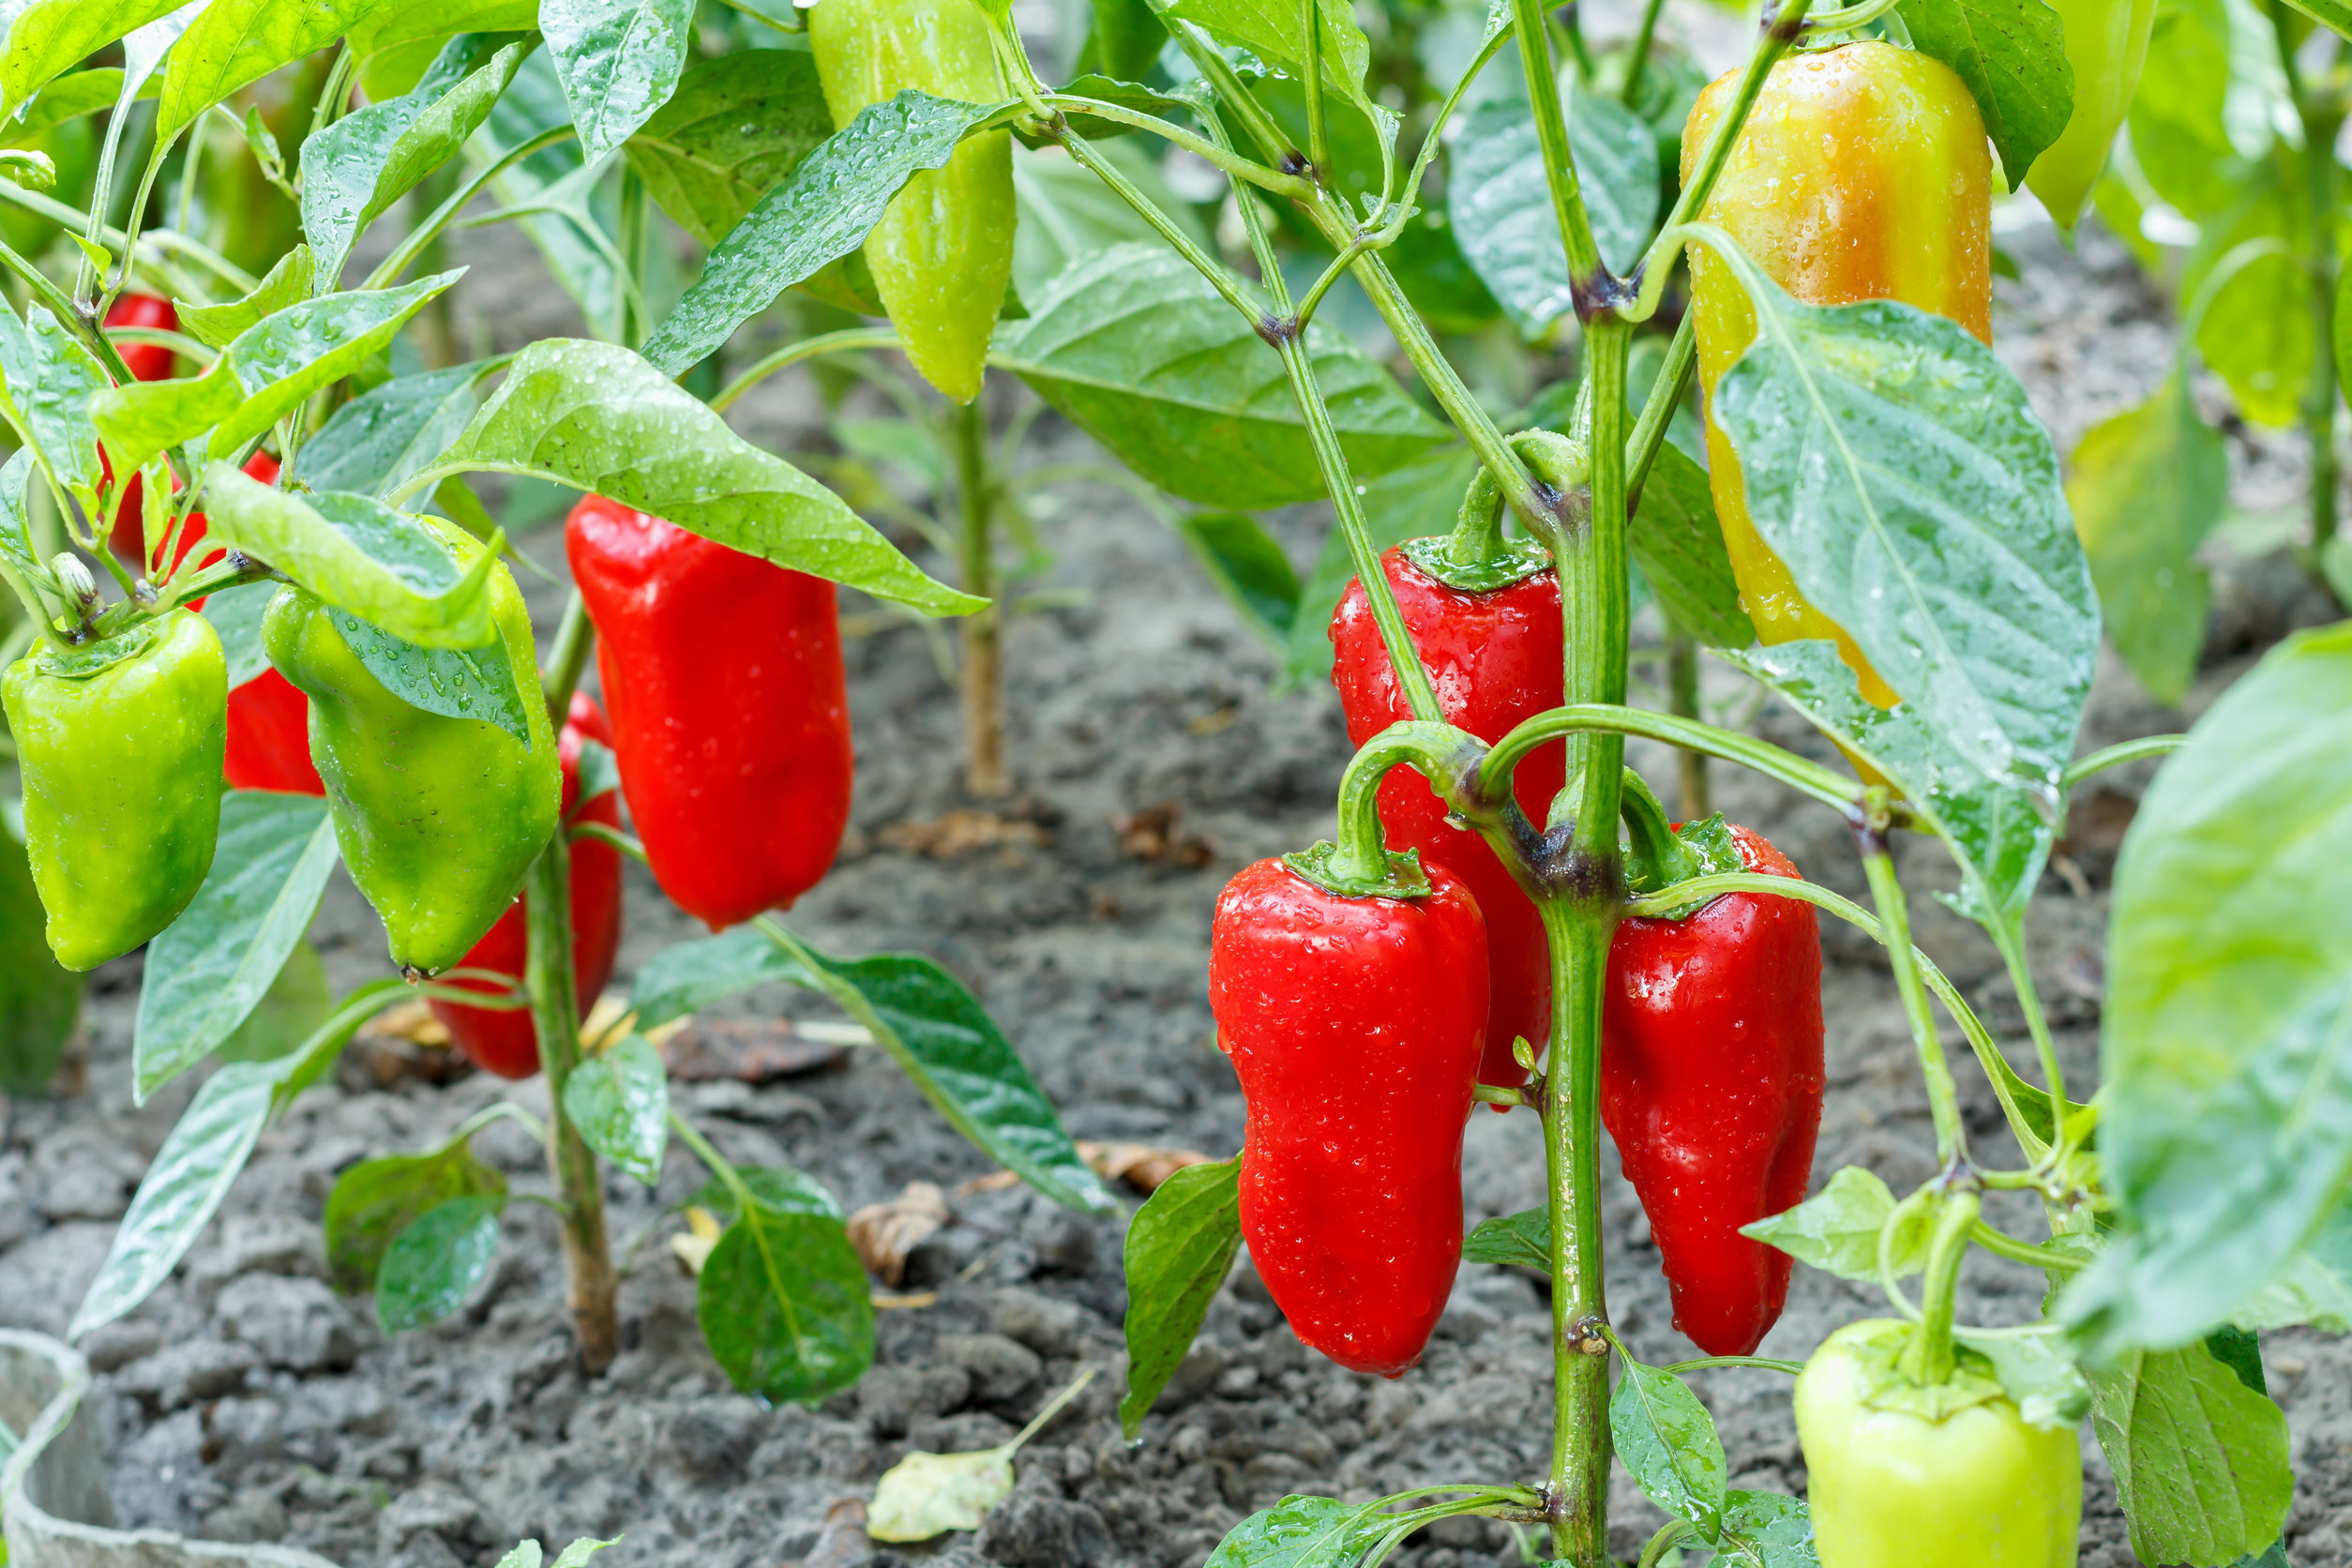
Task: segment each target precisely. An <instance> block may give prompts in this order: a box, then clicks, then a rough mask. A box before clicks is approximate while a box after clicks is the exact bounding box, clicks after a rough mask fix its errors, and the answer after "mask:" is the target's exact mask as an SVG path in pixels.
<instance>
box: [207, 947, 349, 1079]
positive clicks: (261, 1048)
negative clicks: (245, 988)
mask: <svg viewBox="0 0 2352 1568" xmlns="http://www.w3.org/2000/svg"><path fill="white" fill-rule="evenodd" d="M334 1011H335V1002H334V993H333V992H332V991H331V990H329V989H328V988H327V984H326V965H325V964H324V963H323V962H321V961H320V959H319V950H318V949H317V948H315V947H313V946H311V945H310V944H309V942H295V943H294V951H293V952H291V953H289V954H287V955H286V961H285V962H284V963H283V964H282V965H280V966H279V970H278V977H277V978H276V979H274V980H272V981H271V982H270V983H269V988H268V989H266V990H264V991H263V992H262V999H261V1001H259V1002H257V1003H254V1004H253V1010H252V1011H251V1012H249V1013H248V1014H246V1015H245V1021H244V1022H243V1023H241V1024H239V1025H237V1027H236V1029H235V1031H234V1033H232V1034H230V1036H229V1037H228V1038H227V1039H225V1040H223V1041H221V1042H220V1044H219V1046H217V1047H215V1048H214V1052H213V1054H214V1055H216V1056H218V1057H219V1059H220V1060H221V1061H223V1062H275V1061H277V1060H278V1059H279V1057H281V1056H284V1055H286V1054H287V1053H289V1052H290V1051H293V1050H294V1049H295V1048H298V1047H299V1046H300V1045H301V1044H302V1042H303V1041H305V1040H307V1039H309V1037H310V1035H311V1033H313V1032H314V1031H316V1030H317V1029H318V1027H319V1026H320V1025H321V1024H323V1023H324V1022H325V1021H326V1020H327V1017H328V1015H330V1014H331V1013H333V1012H334Z"/></svg>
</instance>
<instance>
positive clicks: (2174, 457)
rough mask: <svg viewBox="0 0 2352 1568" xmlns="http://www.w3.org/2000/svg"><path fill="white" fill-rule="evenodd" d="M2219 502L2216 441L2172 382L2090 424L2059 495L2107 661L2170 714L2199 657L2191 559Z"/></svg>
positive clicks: (2201, 581)
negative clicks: (2084, 558) (2119, 663)
mask: <svg viewBox="0 0 2352 1568" xmlns="http://www.w3.org/2000/svg"><path fill="white" fill-rule="evenodd" d="M2228 493H2229V460H2228V457H2227V455H2226V454H2225V453H2224V451H2223V449H2222V435H2221V432H2220V431H2219V430H2213V429H2211V428H2210V427H2209V426H2208V425H2207V424H2206V423H2205V421H2204V420H2203V419H2201V418H2199V417H2198V416H2197V411H2196V404H2195V403H2194V402H2193V401H2192V400H2190V397H2189V388H2188V384H2187V381H2186V379H2185V378H2184V377H2183V376H2181V375H2180V374H2179V373H2175V374H2174V375H2173V377H2172V378H2171V379H2170V380H2168V381H2166V382H2165V383H2164V385H2163V386H2162V387H2161V388H2159V389H2158V391H2157V393H2156V395H2155V396H2154V397H2153V398H2151V399H2149V400H2148V401H2147V402H2145V403H2143V404H2141V405H2140V406H2139V407H2138V408H2135V409H2129V410H2126V411H2125V412H2124V413H2121V414H2118V415H2115V416H2113V417H2112V418H2109V419H2105V420H2103V421H2101V422H2100V423H2099V424H2096V425H2094V426H2092V427H2091V428H2090V429H2089V430H2088V431H2086V432H2085V433H2084V435H2083V439H2082V444H2081V445H2078V446H2076V447H2075V448H2074V476H2073V479H2071V480H2070V481H2069V482H2068V484H2067V487H2066V496H2067V499H2068V500H2069V501H2070V502H2072V503H2073V507H2074V526H2075V528H2076V529H2077V530H2078V531H2079V532H2080V533H2081V535H2082V539H2083V550H2084V552H2085V554H2087V555H2088V557H2089V559H2090V578H2091V581H2092V582H2093V583H2095V584H2097V586H2098V589H2099V609H2100V611H2101V613H2102V616H2103V619H2104V620H2105V622H2106V624H2107V635H2108V636H2109V637H2110V638H2112V639H2114V641H2115V646H2116V652H2118V653H2119V654H2121V655H2122V656H2123V658H2124V662H2126V663H2128V664H2129V665H2131V667H2132V671H2133V673H2134V674H2136V675H2137V676H2139V678H2140V684H2141V685H2142V686H2146V687H2147V688H2148V695H2149V696H2151V697H2153V698H2155V699H2156V701H2159V702H2162V703H2164V704H2165V705H2166V706H2168V707H2178V706H2179V703H2180V700H2181V698H2183V697H2184V696H2186V695H2187V694H2188V690H2189V682H2190V680H2191V679H2192V678H2193V677H2194V675H2195V674H2196V668H2197V656H2198V655H2199V654H2201V653H2202V652H2203V651H2204V648H2205V618H2206V611H2207V607H2208V604H2209V598H2210V594H2209V588H2208V584H2207V581H2206V574H2205V568H2203V567H2202V566H2199V565H2197V564H2196V561H2195V552H2196V549H2197V546H2198V545H2200V544H2202V543H2203V542H2204V540H2205V536H2206V535H2207V534H2209V533H2210V532H2211V531H2212V528H2213V525H2214V524H2215V523H2217V522H2219V521H2220V520H2221V519H2222V507H2223V504H2224V502H2225V501H2226V500H2227V499H2228Z"/></svg>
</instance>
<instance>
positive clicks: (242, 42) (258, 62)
mask: <svg viewBox="0 0 2352 1568" xmlns="http://www.w3.org/2000/svg"><path fill="white" fill-rule="evenodd" d="M384 5H385V0H305V3H304V4H302V5H298V6H289V5H287V4H286V3H285V0H212V3H211V5H209V6H208V7H206V8H205V9H204V14H203V15H202V16H200V17H198V18H197V19H196V20H195V22H194V23H191V24H190V25H189V27H188V31H187V32H186V33H185V34H183V35H182V36H181V38H180V41H179V43H178V45H177V46H176V47H175V48H173V51H172V63H171V65H170V67H169V68H166V70H165V71H164V73H163V94H162V100H161V102H160V104H159V105H158V110H157V118H156V139H157V145H158V146H164V145H168V144H169V143H170V142H171V141H172V139H173V138H174V137H177V136H178V135H179V133H180V132H181V131H182V130H185V129H186V128H188V126H190V125H192V124H194V123H195V120H196V116H197V115H199V114H202V113H204V111H205V110H207V109H209V108H211V107H212V106H213V105H214V104H216V103H219V101H220V100H221V99H223V98H227V97H228V96H229V95H230V94H231V93H234V92H235V91H236V90H237V89H238V88H240V87H245V86H249V85H251V84H252V83H256V82H259V81H260V80H261V79H262V78H263V77H264V76H267V75H268V74H269V73H270V72H272V71H274V70H276V69H277V68H279V67H280V66H284V65H291V64H292V63H293V62H294V61H296V60H299V59H301V58H302V57H303V56H305V55H307V54H315V53H318V52H319V51H320V50H322V49H324V48H325V47H326V46H327V45H329V44H331V43H333V42H334V41H335V40H336V39H337V38H339V37H340V36H341V35H342V33H343V31H344V29H346V28H348V27H352V26H354V25H355V24H358V23H361V22H363V21H364V20H365V19H366V18H367V17H368V15H369V12H371V11H375V10H378V9H380V8H383V7H384ZM173 9H175V7H173V6H172V5H170V4H164V5H161V6H160V7H158V8H157V9H155V10H154V11H153V13H152V15H154V16H160V15H162V14H164V13H165V12H168V11H171V10H173Z"/></svg>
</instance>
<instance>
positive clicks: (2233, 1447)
mask: <svg viewBox="0 0 2352 1568" xmlns="http://www.w3.org/2000/svg"><path fill="white" fill-rule="evenodd" d="M2090 1384H2091V1390H2092V1404H2091V1423H2092V1425H2093V1426H2094V1428H2095V1429H2096V1430H2097V1432H2098V1434H2099V1446H2100V1447H2102V1448H2103V1449H2105V1450H2106V1453H2107V1465H2108V1468H2109V1469H2110V1470H2113V1471H2114V1472H2115V1485H2116V1496H2117V1498H2118V1500H2119V1501H2120V1502H2121V1503H2122V1505H2123V1516H2124V1519H2125V1521H2126V1523H2128V1524H2129V1525H2130V1527H2131V1532H2132V1551H2133V1555H2135V1556H2136V1557H2138V1559H2139V1560H2141V1561H2143V1562H2227V1561H2229V1560H2231V1559H2233V1558H2235V1557H2237V1556H2239V1555H2240V1554H2242V1553H2255V1552H2260V1551H2262V1550H2263V1549H2264V1548H2265V1547H2267V1546H2268V1545H2270V1543H2271V1542H2273V1541H2275V1540H2276V1539H2278V1534H2279V1527H2280V1526H2281V1524H2283V1523H2284V1521H2285V1518H2286V1511H2287V1507H2288V1505H2289V1504H2290V1503H2291V1502H2292V1501H2293V1500H2294V1495H2295V1479H2294V1475H2293V1473H2292V1471H2291V1470H2289V1469H2288V1465H2287V1430H2286V1415H2285V1413H2284V1411H2282V1410H2280V1409H2279V1408H2278V1407H2277V1406H2276V1405H2274V1404H2272V1403H2271V1402H2270V1401H2269V1398H2267V1397H2266V1396H2265V1395H2261V1394H2259V1393H2257V1392H2256V1391H2254V1389H2251V1388H2248V1387H2247V1386H2246V1385H2245V1384H2244V1383H2243V1382H2242V1381H2240V1380H2239V1376H2238V1374H2237V1373H2235V1372H2233V1371H2231V1370H2230V1369H2229V1368H2228V1367H2227V1366H2225V1365H2224V1364H2222V1363H2221V1362H2219V1361H2217V1360H2216V1359H2214V1356H2213V1353H2212V1352H2211V1351H2210V1350H2209V1349H2206V1347H2205V1346H2204V1345H2203V1344H2201V1343H2192V1344H2189V1345H2186V1346H2183V1347H2181V1348H2179V1349H2170V1350H2147V1351H2141V1350H2134V1351H2133V1352H2131V1353H2129V1354H2128V1355H2126V1356H2124V1357H2123V1358H2122V1359H2121V1361H2120V1362H2119V1363H2118V1364H2117V1365H2116V1366H2115V1367H2113V1368H2111V1369H2109V1370H2105V1371H2101V1370H2098V1369H2095V1368H2094V1369H2093V1370H2092V1371H2091V1372H2090Z"/></svg>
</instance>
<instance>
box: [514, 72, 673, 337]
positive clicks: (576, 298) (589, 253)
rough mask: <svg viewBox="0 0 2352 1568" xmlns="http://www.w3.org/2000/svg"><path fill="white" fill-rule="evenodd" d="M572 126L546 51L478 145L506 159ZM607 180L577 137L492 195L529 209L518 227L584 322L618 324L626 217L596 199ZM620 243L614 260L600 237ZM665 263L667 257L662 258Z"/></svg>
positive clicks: (522, 166) (523, 166) (541, 153)
mask: <svg viewBox="0 0 2352 1568" xmlns="http://www.w3.org/2000/svg"><path fill="white" fill-rule="evenodd" d="M570 123H571V109H570V106H569V105H568V104H566V103H565V100H564V84H563V83H561V82H559V81H557V80H556V76H555V67H554V65H553V64H552V63H551V62H550V60H549V58H548V55H547V53H546V52H545V51H544V50H542V51H539V52H537V53H534V54H533V55H532V56H531V57H530V58H529V59H527V60H525V61H524V62H523V63H522V68H521V69H520V70H519V71H517V72H515V79H514V81H513V82H512V83H510V84H509V85H508V86H507V88H506V91H505V94H504V95H503V96H501V97H500V98H499V100H498V103H497V105H496V107H494V108H493V109H491V111H490V119H489V120H488V121H487V122H485V123H484V125H483V127H482V128H481V129H480V130H477V131H475V133H474V136H475V146H476V147H478V148H479V149H480V150H481V152H482V154H483V155H485V156H489V157H503V156H504V155H505V154H506V153H507V152H509V151H511V150H513V149H514V148H515V147H517V146H520V144H521V143H525V142H528V141H532V140H535V138H537V137H538V136H539V135H540V134H541V133H542V132H544V131H549V130H553V129H556V128H559V127H562V126H565V125H568V124H570ZM598 183H599V175H598V174H597V173H593V172H587V170H586V166H585V165H584V164H583V163H582V162H581V161H580V143H579V141H578V140H577V139H576V138H574V139H570V140H564V141H558V142H555V143H550V145H547V146H543V147H541V148H540V149H539V150H538V151H536V152H535V153H533V154H531V155H530V156H529V157H528V158H523V159H522V160H521V161H520V162H518V163H515V164H512V165H510V166H509V167H508V168H507V169H506V172H505V173H503V174H501V175H499V176H498V178H497V179H496V180H495V181H493V182H492V184H491V189H492V190H493V191H494V192H495V193H496V194H497V195H498V197H499V198H500V199H501V200H502V201H505V203H507V204H509V205H510V206H512V207H516V208H521V209H530V210H527V211H526V212H525V214H524V216H522V217H520V218H519V219H517V221H518V222H519V224H520V227H521V229H522V232H523V234H525V235H526V236H527V237H528V238H529V239H530V241H531V243H532V244H533V245H534V246H535V247H537V248H538V250H539V254H540V257H541V258H542V259H543V260H544V261H545V262H546V263H547V266H548V271H549V272H550V274H551V275H552V276H553V277H554V279H555V281H556V284H557V286H558V287H560V288H561V289H563V291H564V292H565V294H567V295H569V296H570V297H571V300H572V302H573V303H574V304H575V305H577V306H579V308H580V318H581V319H582V320H583V321H590V322H610V321H611V320H613V312H614V311H615V310H616V309H619V307H620V302H621V300H622V298H623V295H622V293H621V286H620V279H619V275H618V274H617V273H616V272H615V271H614V269H613V264H614V262H615V261H616V260H617V259H618V244H617V242H618V237H619V236H618V232H617V231H618V228H619V223H620V212H619V208H618V206H617V204H607V203H604V202H600V201H597V200H596V187H597V185H598ZM599 233H601V234H604V235H605V236H606V237H607V239H608V240H610V241H611V242H613V248H612V249H611V253H610V254H608V252H607V250H606V249H605V248H603V247H601V246H600V245H599V244H598V243H597V242H596V240H595V239H594V237H593V236H594V235H595V234H599ZM655 258H656V259H660V253H659V252H656V253H655Z"/></svg>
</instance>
